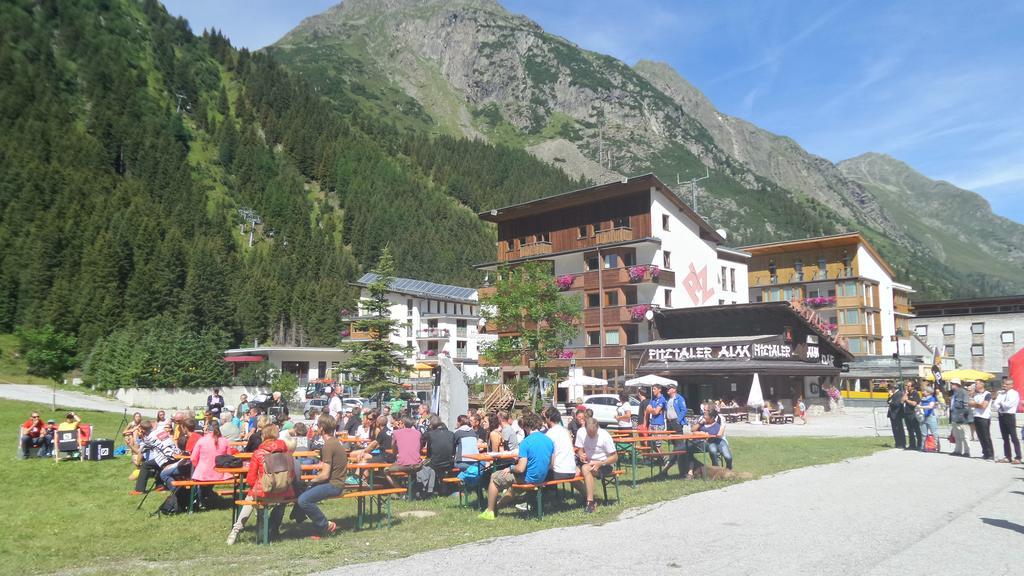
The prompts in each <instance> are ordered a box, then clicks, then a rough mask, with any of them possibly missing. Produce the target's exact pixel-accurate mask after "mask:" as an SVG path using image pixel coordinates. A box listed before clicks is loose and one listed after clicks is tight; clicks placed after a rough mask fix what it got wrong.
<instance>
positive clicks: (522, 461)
mask: <svg viewBox="0 0 1024 576" xmlns="http://www.w3.org/2000/svg"><path fill="white" fill-rule="evenodd" d="M557 412H558V410H555V413H556V414H557ZM559 419H560V416H559ZM542 425H543V423H542V422H541V419H540V416H538V415H536V414H534V413H533V412H527V413H525V414H523V417H522V418H520V419H519V426H520V428H522V429H523V432H525V433H526V437H525V438H523V441H522V442H520V443H519V451H518V456H517V458H516V463H515V464H514V465H513V466H511V467H509V468H504V469H502V470H499V471H497V472H495V473H494V474H493V475H492V476H491V482H490V484H488V486H487V510H484V511H483V512H481V513H480V515H479V516H477V517H478V518H480V519H481V520H494V513H495V511H496V510H497V509H498V508H499V507H501V506H504V505H507V504H508V503H509V501H511V499H512V493H511V490H512V485H513V484H538V483H540V482H544V480H545V479H547V476H548V469H549V468H550V467H551V459H552V455H553V454H554V452H555V445H554V443H553V442H552V441H551V439H550V438H548V437H547V436H546V435H545V434H544V433H543V432H541V431H540V428H541V426H542ZM566 434H568V431H566ZM502 494H504V495H503V496H502V497H501V499H500V500H499V499H498V496H499V495H502Z"/></svg>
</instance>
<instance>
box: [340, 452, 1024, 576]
mask: <svg viewBox="0 0 1024 576" xmlns="http://www.w3.org/2000/svg"><path fill="white" fill-rule="evenodd" d="M1021 480H1024V468H1022V467H1020V466H1011V465H1008V464H992V463H989V462H982V461H980V460H976V459H965V458H956V457H952V456H949V455H946V454H925V453H919V452H907V451H903V450H886V451H883V452H879V453H877V454H875V455H872V456H869V457H866V458H857V459H853V460H848V461H844V462H840V463H837V464H831V465H827V466H817V467H813V468H803V469H798V470H793V471H789V472H785V473H782V474H778V475H775V476H772V477H767V478H763V479H760V480H756V481H751V482H745V483H741V484H736V485H733V486H729V487H727V488H724V489H721V490H713V491H709V492H703V493H700V494H695V495H691V496H688V497H684V498H681V499H678V500H674V501H671V502H666V503H662V504H659V505H656V506H652V507H649V508H647V509H639V510H631V511H627V512H625V513H623V514H622V516H621V517H620V518H619V519H618V520H616V521H614V522H610V523H608V524H604V525H599V526H578V527H573V528H559V529H553V530H545V531H541V532H535V533H532V534H526V535H521V536H511V537H502V538H497V539H494V540H490V541H485V542H480V543H475V544H468V545H463V546H458V547H454V548H449V549H443V550H436V551H432V552H425V553H422V554H417V555H414V556H411V557H408V558H403V559H399V560H394V561H388V562H377V563H371V564H362V565H356V566H343V567H339V568H336V569H334V570H331V571H329V572H325V573H324V574H332V575H338V576H342V575H343V576H357V575H359V574H367V575H378V574H417V575H425V574H444V575H451V574H461V573H464V572H468V571H472V570H473V569H476V568H483V567H486V569H485V572H486V573H489V574H498V573H501V574H540V573H543V574H570V573H582V574H619V573H630V574H716V575H727V574H808V575H819V574H823V573H826V574H858V575H859V574H869V575H879V576H883V575H884V576H891V575H892V574H897V573H898V574H927V575H929V576H934V575H935V574H944V575H947V574H972V575H976V574H986V575H992V574H1021V573H1024V546H1022V542H1024V540H1022V534H1024V505H1022V504H1024V499H1022V496H1024V483H1022V482H1021ZM501 521H502V518H501V515H499V517H498V520H497V522H501ZM382 542H386V539H385V540H382ZM979 542H984V549H985V552H984V553H980V554H979V553H974V551H976V550H977V549H978V543H979ZM972 553H974V555H973V557H971V556H969V555H970V554H972ZM471 567H473V568H472V569H471Z"/></svg>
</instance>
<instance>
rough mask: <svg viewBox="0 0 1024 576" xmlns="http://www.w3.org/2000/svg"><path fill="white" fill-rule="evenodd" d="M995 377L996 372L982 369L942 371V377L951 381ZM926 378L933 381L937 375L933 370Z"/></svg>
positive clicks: (984, 379)
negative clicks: (992, 372) (991, 372)
mask: <svg viewBox="0 0 1024 576" xmlns="http://www.w3.org/2000/svg"><path fill="white" fill-rule="evenodd" d="M995 377H996V376H995V374H990V373H988V372H982V371H981V370H973V369H971V368H958V369H956V370H949V371H948V372H943V373H942V379H943V380H945V381H946V382H949V381H950V380H960V381H961V382H973V381H976V380H982V381H988V380H991V379H993V378H995ZM925 380H928V381H929V382H932V381H934V380H935V376H934V375H933V374H932V373H931V372H928V373H927V374H926V375H925Z"/></svg>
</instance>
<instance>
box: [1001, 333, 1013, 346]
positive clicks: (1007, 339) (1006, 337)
mask: <svg viewBox="0 0 1024 576" xmlns="http://www.w3.org/2000/svg"><path fill="white" fill-rule="evenodd" d="M999 341H1000V342H1002V343H1003V344H1013V342H1014V333H1013V331H1012V330H1011V331H1009V332H1003V333H1002V334H1000V335H999Z"/></svg>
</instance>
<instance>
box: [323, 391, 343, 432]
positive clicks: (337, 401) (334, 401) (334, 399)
mask: <svg viewBox="0 0 1024 576" xmlns="http://www.w3.org/2000/svg"><path fill="white" fill-rule="evenodd" d="M343 409H344V406H342V404H341V394H339V388H331V396H330V398H328V400H327V412H328V413H329V414H330V415H331V418H334V421H335V422H340V421H341V416H342V410H343ZM339 428H341V426H339Z"/></svg>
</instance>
